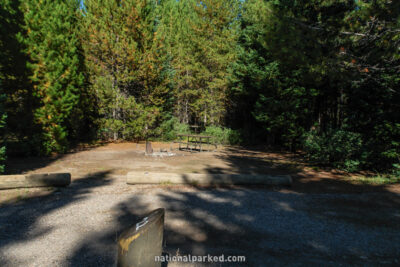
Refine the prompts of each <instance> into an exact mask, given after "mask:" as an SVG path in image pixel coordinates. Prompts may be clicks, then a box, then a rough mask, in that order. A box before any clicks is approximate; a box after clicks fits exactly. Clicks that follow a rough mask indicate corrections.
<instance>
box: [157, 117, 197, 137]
mask: <svg viewBox="0 0 400 267" xmlns="http://www.w3.org/2000/svg"><path fill="white" fill-rule="evenodd" d="M157 132H158V135H159V136H160V137H161V139H162V140H164V141H171V140H175V139H177V134H189V133H190V128H189V125H187V124H184V123H180V122H179V120H178V119H177V118H175V117H172V118H171V119H169V120H166V121H164V122H163V123H161V125H160V126H159V127H158V129H157Z"/></svg>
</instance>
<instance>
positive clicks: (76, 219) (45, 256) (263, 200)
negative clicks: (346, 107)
mask: <svg viewBox="0 0 400 267" xmlns="http://www.w3.org/2000/svg"><path fill="white" fill-rule="evenodd" d="M0 193H1V192H0ZM381 194H382V193H367V194H301V193H294V192H290V191H288V190H273V189H262V190H261V189H260V190H253V189H246V188H238V189H196V188H191V187H179V188H171V187H162V186H158V187H156V186H128V185H126V184H125V179H124V177H123V176H119V177H116V176H113V177H109V175H108V174H107V173H97V174H96V175H92V176H90V177H86V178H83V179H80V180H76V181H74V182H73V183H72V184H71V185H70V186H69V187H67V188H63V189H60V190H59V191H57V192H53V193H51V194H49V195H47V196H40V197H35V198H31V199H26V200H21V201H19V202H18V203H16V204H5V205H3V206H1V207H0V266H113V265H115V261H116V248H117V245H116V239H117V236H118V234H119V233H120V232H121V231H122V230H123V229H124V228H126V227H127V226H129V225H131V224H133V223H134V222H135V220H137V219H138V218H139V217H140V216H142V215H143V214H145V213H147V212H149V211H151V210H152V209H155V208H159V207H163V208H165V209H166V220H165V227H166V240H167V247H166V249H165V250H166V252H167V253H169V254H170V255H177V254H179V255H185V254H192V255H207V254H211V255H221V254H224V255H244V256H246V263H245V264H242V265H243V266H271V265H282V266H286V265H291V266H310V265H318V266H321V265H323V266H346V265H363V266H376V265H399V264H400V261H399V259H400V231H399V230H400V209H399V208H398V207H399V206H397V209H396V207H395V206H394V204H393V203H391V204H390V203H387V202H385V201H380V199H381ZM389 204H390V205H389ZM237 265H239V264H234V263H225V264H220V263H218V264H209V265H206V264H200V263H199V264H192V265H188V264H186V265H183V264H181V265H180V264H178V263H169V264H168V266H237Z"/></svg>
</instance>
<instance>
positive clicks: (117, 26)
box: [82, 0, 168, 140]
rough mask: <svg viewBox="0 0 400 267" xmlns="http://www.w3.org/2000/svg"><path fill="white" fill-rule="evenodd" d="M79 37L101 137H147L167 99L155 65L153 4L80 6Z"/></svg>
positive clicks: (94, 0)
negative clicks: (80, 25) (81, 42)
mask: <svg viewBox="0 0 400 267" xmlns="http://www.w3.org/2000/svg"><path fill="white" fill-rule="evenodd" d="M85 7H86V8H85V15H84V17H83V18H82V19H83V21H84V25H85V26H84V32H83V34H82V38H83V43H84V46H85V52H86V56H87V68H88V70H89V71H90V77H91V83H92V85H93V88H94V90H95V92H96V95H97V96H98V105H99V108H100V116H101V120H100V124H101V125H102V126H101V127H102V129H103V131H104V132H105V133H106V134H107V133H112V135H113V138H114V140H116V139H118V138H125V139H126V138H138V137H144V136H145V135H147V134H150V132H151V129H152V128H153V126H154V123H155V122H156V121H157V120H159V117H160V114H161V111H162V108H163V104H164V102H165V97H164V95H165V94H166V93H168V92H167V91H168V90H167V87H166V86H165V83H164V79H163V78H162V75H161V73H162V70H163V66H162V62H161V61H160V60H159V54H160V53H161V52H160V49H161V43H160V42H158V41H157V40H159V39H158V38H157V32H156V28H155V27H156V25H155V21H156V14H157V13H156V7H157V5H156V2H155V1H146V0H143V1H139V0H129V1H116V0H106V1H99V0H88V1H85Z"/></svg>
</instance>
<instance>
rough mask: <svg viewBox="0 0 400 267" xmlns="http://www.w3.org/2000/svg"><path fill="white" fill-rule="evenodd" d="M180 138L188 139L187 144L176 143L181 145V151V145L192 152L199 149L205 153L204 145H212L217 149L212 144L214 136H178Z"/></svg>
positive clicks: (183, 142)
mask: <svg viewBox="0 0 400 267" xmlns="http://www.w3.org/2000/svg"><path fill="white" fill-rule="evenodd" d="M178 137H180V138H187V139H186V142H185V141H182V140H179V141H176V142H175V143H179V150H181V145H186V149H190V151H192V148H193V147H194V149H197V147H198V148H199V150H200V152H201V151H203V147H202V145H208V146H210V145H212V146H215V148H217V145H216V144H212V143H211V138H212V136H208V135H199V134H178Z"/></svg>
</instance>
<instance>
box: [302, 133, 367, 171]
mask: <svg viewBox="0 0 400 267" xmlns="http://www.w3.org/2000/svg"><path fill="white" fill-rule="evenodd" d="M361 147H362V141H361V135H360V134H358V133H354V132H349V131H345V130H341V129H339V130H329V131H327V132H326V133H323V134H317V132H315V131H311V132H309V133H307V134H306V135H305V136H304V141H303V148H304V150H305V152H306V153H307V157H308V159H309V160H311V161H312V162H314V163H317V164H321V165H326V166H333V167H335V168H340V169H344V170H346V171H350V172H352V171H356V170H358V169H359V168H360V165H361V161H360V160H361Z"/></svg>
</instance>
